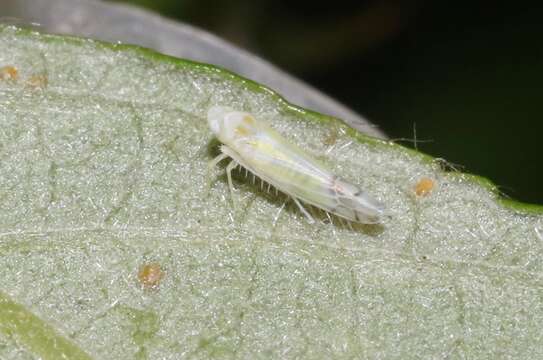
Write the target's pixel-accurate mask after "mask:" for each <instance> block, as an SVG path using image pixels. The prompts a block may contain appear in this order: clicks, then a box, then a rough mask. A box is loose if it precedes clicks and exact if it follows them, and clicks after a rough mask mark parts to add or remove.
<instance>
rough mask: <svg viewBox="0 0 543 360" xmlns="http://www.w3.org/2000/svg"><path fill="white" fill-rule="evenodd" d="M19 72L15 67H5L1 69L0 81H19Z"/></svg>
mask: <svg viewBox="0 0 543 360" xmlns="http://www.w3.org/2000/svg"><path fill="white" fill-rule="evenodd" d="M18 75H19V71H18V70H17V68H16V67H14V66H10V65H8V66H3V67H1V68H0V80H17V76H18Z"/></svg>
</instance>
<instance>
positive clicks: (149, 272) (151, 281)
mask: <svg viewBox="0 0 543 360" xmlns="http://www.w3.org/2000/svg"><path fill="white" fill-rule="evenodd" d="M164 275H165V273H164V271H163V270H162V267H161V266H160V264H158V263H148V264H145V265H143V266H142V267H141V268H140V270H139V272H138V280H139V282H140V284H141V285H142V286H143V288H144V289H156V288H157V287H158V285H159V284H160V281H161V280H162V278H163V277H164Z"/></svg>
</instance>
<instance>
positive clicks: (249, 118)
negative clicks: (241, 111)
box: [243, 115, 255, 125]
mask: <svg viewBox="0 0 543 360" xmlns="http://www.w3.org/2000/svg"><path fill="white" fill-rule="evenodd" d="M243 121H244V122H245V123H246V124H247V125H254V124H255V118H254V117H252V116H251V115H245V116H244V117H243Z"/></svg>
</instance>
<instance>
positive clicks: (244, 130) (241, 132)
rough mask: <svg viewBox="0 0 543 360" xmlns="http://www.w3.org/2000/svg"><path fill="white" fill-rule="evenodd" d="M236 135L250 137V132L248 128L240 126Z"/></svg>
mask: <svg viewBox="0 0 543 360" xmlns="http://www.w3.org/2000/svg"><path fill="white" fill-rule="evenodd" d="M236 133H237V134H238V135H240V136H247V135H249V130H247V128H245V127H243V126H241V125H240V126H238V127H237V128H236Z"/></svg>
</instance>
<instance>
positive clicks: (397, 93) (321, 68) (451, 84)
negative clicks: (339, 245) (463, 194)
mask: <svg viewBox="0 0 543 360" xmlns="http://www.w3.org/2000/svg"><path fill="white" fill-rule="evenodd" d="M126 2H128V3H131V4H134V5H140V6H144V7H147V8H150V9H153V10H155V11H157V12H159V13H161V14H163V15H165V16H168V17H171V18H176V19H179V20H181V21H184V22H187V23H190V24H193V25H196V26H198V27H201V28H203V29H206V30H208V31H211V32H213V33H215V34H217V35H219V36H220V37H222V38H225V39H227V40H229V41H231V42H233V43H235V44H237V45H239V46H241V47H243V48H246V49H248V50H250V51H252V52H254V53H256V54H259V55H260V56H261V57H263V58H265V59H267V60H269V61H271V62H273V63H275V64H277V65H278V66H279V67H281V68H283V69H285V70H287V71H289V72H291V73H292V74H294V75H295V76H298V77H300V78H302V79H304V80H305V81H306V82H308V83H310V84H312V85H314V86H315V87H317V88H319V89H320V90H322V91H323V92H324V93H327V94H329V95H330V96H332V97H334V98H336V99H338V100H340V101H341V102H343V103H344V104H346V105H347V106H349V107H351V108H352V109H354V110H356V111H358V112H359V113H361V114H363V115H364V116H366V117H367V118H368V119H369V120H370V121H372V122H373V123H375V124H378V125H379V126H380V127H381V128H382V129H383V130H384V131H385V132H386V133H387V134H388V135H389V136H390V137H391V138H413V137H414V129H415V128H416V137H417V139H418V140H420V141H419V142H418V143H417V145H416V146H417V147H418V149H419V150H421V151H423V152H426V153H428V154H431V155H433V156H435V157H441V158H445V159H447V160H448V161H450V162H452V163H455V164H458V165H460V167H461V169H462V170H463V171H466V172H471V173H476V174H479V175H482V176H485V177H488V178H490V179H491V180H492V181H493V182H495V183H496V184H497V185H498V186H499V187H500V189H501V190H502V191H503V192H504V193H505V194H507V195H509V196H511V197H512V198H515V199H518V200H522V201H526V202H530V203H539V204H543V188H542V186H541V184H542V182H543V181H542V180H543V176H542V174H543V172H542V169H541V165H542V161H541V160H540V155H541V154H542V151H541V148H540V145H539V142H540V138H541V136H542V135H543V131H542V130H543V121H542V120H543V91H542V89H543V25H542V24H543V20H542V17H541V15H542V14H543V12H541V11H538V10H539V9H535V8H529V7H522V6H521V4H520V2H519V3H518V4H517V3H514V2H506V3H505V5H499V2H487V3H486V4H485V3H484V2H477V1H473V2H471V4H467V5H462V4H461V3H460V2H456V3H453V2H451V3H447V2H437V1H429V0H428V1H422V0H419V1H416V0H415V1H398V0H395V1H392V0H389V1H386V0H381V1H378V0H375V1H363V0H360V1H338V0H336V1H327V2H323V3H322V4H320V3H319V2H316V1H311V2H310V1H280V0H262V1H258V0H230V1H212V0H133V1H126ZM405 145H407V146H412V147H413V146H414V144H413V143H412V142H406V143H405Z"/></svg>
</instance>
